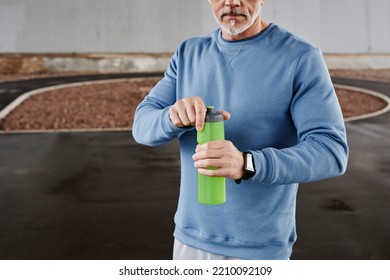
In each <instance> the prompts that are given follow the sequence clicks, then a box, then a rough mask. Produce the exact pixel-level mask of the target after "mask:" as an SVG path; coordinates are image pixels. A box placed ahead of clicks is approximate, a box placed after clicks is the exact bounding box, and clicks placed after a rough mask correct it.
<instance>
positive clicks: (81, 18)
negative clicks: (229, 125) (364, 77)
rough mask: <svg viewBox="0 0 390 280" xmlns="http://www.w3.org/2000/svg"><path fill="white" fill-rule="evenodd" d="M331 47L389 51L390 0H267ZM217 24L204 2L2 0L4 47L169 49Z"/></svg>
mask: <svg viewBox="0 0 390 280" xmlns="http://www.w3.org/2000/svg"><path fill="white" fill-rule="evenodd" d="M263 13H264V18H265V19H266V20H267V21H269V22H276V23H278V24H280V25H282V26H283V27H285V28H287V29H290V30H292V31H294V32H295V33H297V34H298V35H301V36H303V37H305V38H306V39H308V40H311V41H312V42H314V43H315V44H317V45H318V46H320V47H321V48H322V49H323V51H324V52H327V53H390V16H389V15H390V1H389V0H326V1H324V0H322V1H321V0H268V3H267V5H266V6H265V7H264V10H263ZM216 27H217V25H216V23H215V21H214V18H213V16H212V14H211V11H210V8H209V4H208V2H207V0H142V1H136V0H0V53H1V52H2V53H4V52H6V53H7V52H11V53H15V52H16V53H30V52H38V53H41V52H65V53H69V52H125V53H131V52H148V53H149V52H172V51H174V49H175V47H176V46H177V44H178V43H180V42H181V41H182V40H184V39H185V38H187V37H190V36H196V35H204V34H207V33H209V32H211V31H212V30H213V29H214V28H216Z"/></svg>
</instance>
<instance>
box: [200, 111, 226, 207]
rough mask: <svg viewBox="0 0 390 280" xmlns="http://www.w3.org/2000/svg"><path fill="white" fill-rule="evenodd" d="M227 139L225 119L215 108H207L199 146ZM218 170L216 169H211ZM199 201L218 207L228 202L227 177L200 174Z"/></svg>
mask: <svg viewBox="0 0 390 280" xmlns="http://www.w3.org/2000/svg"><path fill="white" fill-rule="evenodd" d="M223 139H225V129H224V118H223V115H222V113H221V112H218V111H215V110H214V106H207V112H206V119H205V123H204V126H203V129H202V131H198V132H197V141H198V144H204V143H206V142H209V141H216V140H223ZM209 169H216V167H213V166H211V167H209ZM198 201H199V203H202V204H209V205H218V204H222V203H225V201H226V179H225V177H209V176H205V175H201V174H199V173H198Z"/></svg>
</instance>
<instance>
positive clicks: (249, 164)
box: [245, 153, 255, 172]
mask: <svg viewBox="0 0 390 280" xmlns="http://www.w3.org/2000/svg"><path fill="white" fill-rule="evenodd" d="M245 170H247V171H250V172H255V168H254V167H253V156H252V154H251V153H247V154H246V162H245Z"/></svg>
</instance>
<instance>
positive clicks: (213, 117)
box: [206, 106, 224, 122]
mask: <svg viewBox="0 0 390 280" xmlns="http://www.w3.org/2000/svg"><path fill="white" fill-rule="evenodd" d="M223 121H224V118H223V114H222V113H221V112H218V111H216V110H215V109H214V106H207V112H206V122H223Z"/></svg>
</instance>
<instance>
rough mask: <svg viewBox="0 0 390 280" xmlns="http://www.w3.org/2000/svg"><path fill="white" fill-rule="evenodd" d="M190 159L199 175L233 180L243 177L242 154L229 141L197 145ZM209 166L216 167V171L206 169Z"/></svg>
mask: <svg viewBox="0 0 390 280" xmlns="http://www.w3.org/2000/svg"><path fill="white" fill-rule="evenodd" d="M192 158H193V160H194V161H195V163H194V165H195V167H196V168H198V172H199V174H202V175H206V176H213V177H214V176H217V177H228V178H231V179H233V180H236V179H240V178H242V176H244V156H243V153H242V152H240V151H239V150H238V149H237V148H236V147H235V146H234V145H233V143H232V142H230V141H227V140H218V141H212V142H208V143H205V144H203V145H198V146H197V147H196V150H195V154H194V155H193V156H192ZM210 166H214V167H217V170H211V169H207V167H210Z"/></svg>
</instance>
